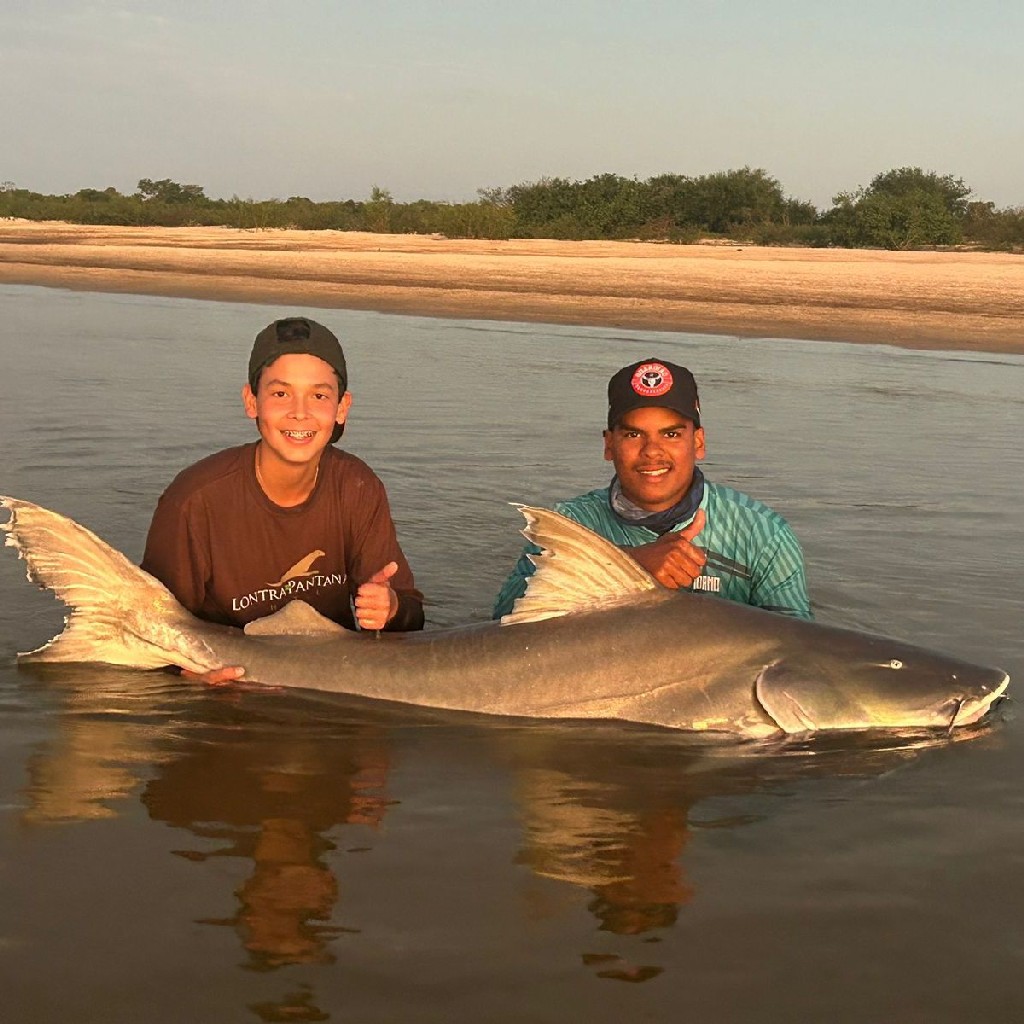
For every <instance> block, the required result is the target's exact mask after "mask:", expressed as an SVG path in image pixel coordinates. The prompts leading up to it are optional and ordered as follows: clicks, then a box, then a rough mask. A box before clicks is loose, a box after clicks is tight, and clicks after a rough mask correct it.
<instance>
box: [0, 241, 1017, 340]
mask: <svg viewBox="0 0 1024 1024" xmlns="http://www.w3.org/2000/svg"><path fill="white" fill-rule="evenodd" d="M0 284H33V285H45V286H48V287H54V288H76V289H85V290H91V291H118V292H133V293H138V294H146V295H172V296H181V297H187V298H203V299H215V300H223V301H239V302H259V303H266V304H268V305H273V306H276V307H279V310H280V312H282V313H283V312H294V311H298V310H301V309H302V308H304V307H328V308H342V309H373V310H380V311H381V312H387V313H407V314H417V315H423V316H440V317H472V318H480V319H491V320H529V321H543V322H548V323H562V324H566V323H571V324H588V325H596V326H605V327H617V328H621V329H624V330H629V329H644V330H670V331H693V332H698V333H706V334H722V335H733V336H736V335H739V336H743V337H769V338H770V337H776V338H817V339H821V340H840V341H853V342H876V343H884V344H892V345H902V346H907V347H914V348H948V349H970V350H978V351H990V352H1019V353H1024V257H1021V256H1012V255H1006V254H998V253H973V252H972V253H962V252H942V253H935V252H922V253H891V252H873V251H870V252H869V251H862V250H834V249H832V250H825V249H776V248H759V247H756V246H741V245H717V246H711V245H692V246H675V245H660V244H655V243H632V242H553V241H534V240H515V241H507V242H500V241H477V240H464V239H446V238H435V237H425V236H421V235H374V234H362V233H357V232H333V231H282V230H271V231H238V230H235V229H230V228H115V227H92V226H87V225H76V224H59V223H42V224H40V223H29V222H20V221H13V222H12V221H0ZM275 312H277V311H275Z"/></svg>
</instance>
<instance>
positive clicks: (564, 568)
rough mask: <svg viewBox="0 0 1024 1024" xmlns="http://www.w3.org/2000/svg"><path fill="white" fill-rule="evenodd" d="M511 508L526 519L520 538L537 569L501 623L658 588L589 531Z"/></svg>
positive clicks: (554, 516) (545, 512)
mask: <svg viewBox="0 0 1024 1024" xmlns="http://www.w3.org/2000/svg"><path fill="white" fill-rule="evenodd" d="M515 507H516V508H518V509H519V511H520V512H522V514H523V516H524V517H525V519H526V526H525V528H524V529H523V536H524V537H526V539H527V540H528V541H530V542H532V543H533V544H536V545H537V547H539V548H541V551H540V553H538V554H531V555H530V556H529V557H530V561H532V562H533V564H534V565H535V566H536V569H537V571H536V572H535V573H534V574H533V575H532V576H531V577H530V578H529V579H528V580H527V581H526V593H525V594H523V596H522V597H520V598H519V599H518V600H517V601H516V603H515V604H514V605H513V606H512V611H510V612H509V613H508V614H507V615H505V616H503V617H502V620H501V621H502V623H503V624H507V623H515V622H538V621H540V620H541V619H550V618H555V617H556V616H559V615H567V614H569V613H570V612H575V611H582V610H583V609H591V608H594V607H597V606H600V605H608V604H618V603H620V602H622V601H624V600H629V599H631V598H634V597H636V596H639V595H641V594H649V593H651V592H652V591H656V590H660V589H661V586H660V584H659V583H658V582H657V581H656V580H655V579H654V577H653V576H651V574H650V573H649V572H647V570H646V569H644V568H643V567H642V566H641V565H640V564H639V563H637V562H635V561H634V560H633V559H632V558H630V557H629V555H628V554H626V553H625V552H624V551H621V550H620V549H619V548H617V547H616V546H615V545H614V544H612V542H611V541H609V540H606V539H605V538H604V537H601V536H599V535H598V534H596V533H594V531H593V530H588V529H587V528H586V527H585V526H581V525H580V524H579V523H577V522H575V521H574V520H572V519H569V518H568V517H567V516H563V515H560V514H559V513H558V512H553V511H551V510H550V509H546V508H533V507H531V506H528V505H516V506H515Z"/></svg>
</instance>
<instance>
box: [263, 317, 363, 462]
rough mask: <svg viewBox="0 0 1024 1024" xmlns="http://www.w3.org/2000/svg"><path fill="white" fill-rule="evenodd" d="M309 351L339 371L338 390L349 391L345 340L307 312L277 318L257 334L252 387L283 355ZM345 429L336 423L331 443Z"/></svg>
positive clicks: (307, 353) (343, 425) (341, 424)
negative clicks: (343, 347)
mask: <svg viewBox="0 0 1024 1024" xmlns="http://www.w3.org/2000/svg"><path fill="white" fill-rule="evenodd" d="M285 355H306V356H316V357H317V358H318V359H322V360H323V361H324V362H325V363H327V365H328V366H329V367H331V369H332V370H334V372H335V373H336V374H337V375H338V394H339V396H340V395H343V394H344V393H345V392H346V391H348V367H347V366H346V365H345V353H344V352H342V350H341V343H340V342H339V341H338V339H337V338H336V337H335V336H334V334H333V333H332V332H331V331H329V330H328V329H327V328H326V327H324V325H323V324H318V323H317V322H316V321H315V320H309V319H307V318H306V317H304V316H292V317H286V318H285V319H283V320H275V321H274V322H273V323H272V324H268V325H267V326H266V327H264V328H263V330H262V331H260V333H259V334H257V335H256V340H255V341H254V342H253V346H252V352H251V353H250V355H249V387H250V388H252V390H253V393H254V394H255V392H256V389H257V386H258V385H259V382H260V374H261V373H262V372H263V370H264V368H266V367H267V366H269V365H270V364H271V363H272V362H273V361H274V360H275V359H277V358H278V357H279V356H285ZM344 432H345V424H344V423H338V424H336V425H335V428H334V433H333V434H332V435H331V443H332V444H333V443H334V442H336V441H337V440H338V439H339V438H340V437H341V435H342V434H343V433H344Z"/></svg>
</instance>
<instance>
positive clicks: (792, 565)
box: [493, 481, 814, 619]
mask: <svg viewBox="0 0 1024 1024" xmlns="http://www.w3.org/2000/svg"><path fill="white" fill-rule="evenodd" d="M700 507H701V508H702V509H703V510H704V515H705V517H706V518H705V525H704V529H703V530H701V532H700V533H699V534H698V535H697V537H696V538H694V543H695V544H696V545H697V546H698V547H700V548H703V549H704V551H706V552H707V564H706V565H705V566H704V570H703V572H702V574H701V575H700V576H698V577H697V579H696V580H694V582H693V586H692V587H691V589H692V590H694V591H701V592H703V593H708V594H714V595H716V596H718V597H722V598H725V599H727V600H729V601H738V602H739V603H740V604H750V605H755V606H756V607H758V608H765V609H768V610H769V611H775V612H782V613H783V614H786V615H792V616H795V617H796V618H801V619H811V618H813V617H814V616H813V613H812V612H811V602H810V598H809V597H808V594H807V578H806V573H805V570H804V557H803V552H802V551H801V550H800V544H799V542H798V541H797V539H796V536H795V535H794V534H793V531H792V530H791V529H790V527H789V524H788V523H787V522H786V520H785V519H783V518H782V516H780V515H779V514H778V513H777V512H776V511H774V510H773V509H771V508H769V507H768V506H767V505H765V504H763V503H762V502H760V501H756V500H755V499H753V498H750V497H748V496H747V495H746V494H742V493H741V492H739V491H734V490H733V489H732V488H731V487H722V486H721V485H719V484H713V483H710V482H707V481H705V484H704V497H703V500H702V501H701V504H700ZM555 511H556V512H560V513H561V514H562V515H564V516H567V517H568V518H569V519H573V520H575V521H576V522H577V523H580V524H581V525H582V526H586V527H587V528H588V529H591V530H593V531H594V532H595V533H597V534H600V535H601V536H602V537H605V538H607V539H608V540H610V541H611V542H612V543H613V544H615V545H617V546H619V547H639V546H640V545H641V544H649V543H651V541H654V540H657V539H658V535H657V534H656V533H654V531H652V530H648V529H647V528H646V527H643V526H633V525H627V524H626V523H623V522H622V521H621V520H620V519H618V518H617V517H616V516H615V515H614V514H613V512H612V509H611V505H610V503H609V500H608V488H607V487H603V488H600V489H598V490H596V491H590V492H589V493H588V494H581V495H580V496H579V497H578V498H572V499H570V500H569V501H562V502H559V503H558V504H556V505H555ZM690 522H692V519H691V520H688V521H687V522H683V523H680V524H679V525H678V526H676V527H675V528H674V529H675V530H683V529H685V528H686V527H687V526H688V525H689V524H690ZM538 550H539V549H538V548H536V547H534V546H533V545H527V546H526V548H525V549H524V551H523V553H522V555H520V557H519V561H518V562H517V563H516V566H515V569H513V571H512V574H511V575H510V576H509V578H508V579H507V580H506V581H505V585H504V586H503V587H502V588H501V592H500V593H499V594H498V598H497V600H496V602H495V605H494V612H493V615H494V618H496V619H497V618H500V617H501V616H502V615H505V614H507V613H508V612H509V611H511V610H512V605H513V604H514V603H515V601H516V599H517V598H519V597H521V596H522V595H523V594H524V593H525V591H526V581H527V580H528V579H529V577H530V576H532V575H533V572H534V565H533V563H532V562H531V561H530V560H529V558H528V557H527V555H528V554H529V553H530V552H536V551H538Z"/></svg>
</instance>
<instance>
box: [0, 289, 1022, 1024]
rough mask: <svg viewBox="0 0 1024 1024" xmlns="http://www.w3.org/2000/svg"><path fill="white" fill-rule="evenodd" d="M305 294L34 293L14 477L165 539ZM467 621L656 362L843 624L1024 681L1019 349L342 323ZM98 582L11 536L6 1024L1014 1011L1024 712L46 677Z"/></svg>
mask: <svg viewBox="0 0 1024 1024" xmlns="http://www.w3.org/2000/svg"><path fill="white" fill-rule="evenodd" d="M290 312H295V311H294V310H291V309H277V308H272V307H260V306H247V305H227V304H216V303H206V302H190V301H183V300H162V299H148V298H139V297H125V296H107V295H93V294H76V293H68V292H61V291H50V290H44V289H33V288H15V287H8V288H4V289H0V324H2V325H3V326H2V327H0V367H2V371H0V452H2V456H0V460H2V461H0V493H7V494H12V495H15V496H17V497H21V498H26V499H29V500H32V501H36V502H39V503H41V504H44V505H47V506H50V507H52V508H54V509H57V510H59V511H61V512H64V513H66V514H69V515H71V516H73V517H74V518H76V519H78V520H80V521H81V522H83V523H84V524H86V525H87V526H89V527H90V528H92V529H93V530H95V531H96V532H98V533H99V534H100V535H101V536H103V537H104V538H105V539H107V540H108V541H109V542H111V543H112V544H113V545H114V546H116V547H118V548H120V549H121V550H123V551H124V552H125V553H126V554H128V556H129V557H131V558H133V559H136V560H137V559H138V558H139V557H140V556H141V553H142V546H143V542H144V539H145V532H146V528H147V526H148V522H149V517H150V514H151V512H152V508H153V506H154V504H155V502H156V499H157V496H158V495H159V494H160V492H161V490H162V489H163V488H164V486H166V484H167V483H168V482H169V480H170V479H171V477H172V476H173V475H174V474H175V473H176V472H177V471H178V470H179V469H181V468H182V467H184V466H185V465H187V464H189V463H191V462H193V461H195V460H196V459H197V458H199V457H201V456H202V455H205V454H207V453H209V452H211V451H214V450H216V449H219V448H222V447H226V446H228V445H231V444H236V443H240V442H243V441H246V440H249V439H251V438H252V437H253V436H254V434H253V428H252V425H251V423H250V421H248V420H247V419H245V417H244V415H243V414H242V410H241V405H240V401H239V398H238V392H239V389H240V387H241V385H242V383H243V379H244V367H245V363H246V360H247V358H248V351H249V345H250V342H251V339H252V338H253V337H254V336H255V334H256V332H257V331H258V330H259V329H260V328H261V327H263V326H264V325H265V324H266V323H267V322H269V321H270V320H271V319H273V318H274V317H276V316H279V315H284V314H286V313H290ZM307 312H312V315H314V316H317V317H318V318H319V319H322V320H323V321H324V322H326V323H327V324H329V325H331V326H332V327H333V328H334V329H335V330H336V331H337V332H338V333H339V335H340V336H341V337H342V339H343V343H344V345H345V350H346V354H347V356H348V359H349V366H350V374H351V381H352V388H353V391H354V394H355V405H354V408H353V413H352V416H351V418H350V421H349V428H348V430H347V432H346V445H347V446H348V447H349V448H350V450H352V451H354V452H355V453H357V454H358V455H360V456H362V457H363V458H365V459H366V460H367V461H368V462H369V463H370V464H371V465H372V466H373V467H374V468H375V469H376V470H377V471H378V473H379V474H380V475H381V476H382V477H383V479H384V480H385V482H386V484H387V485H388V489H389V493H390V496H391V500H392V505H393V508H394V512H395V518H396V521H397V522H398V525H399V532H400V535H401V539H402V542H403V545H404V547H405V550H406V553H407V554H408V556H409V559H410V561H411V563H412V565H413V568H414V570H415V572H416V574H417V578H418V582H419V583H420V585H421V587H422V588H423V590H424V591H425V592H426V593H427V595H428V597H429V599H430V601H431V604H430V606H429V612H428V622H429V625H430V628H435V627H438V626H445V625H452V624H455V623H461V622H466V621H471V620H479V619H483V618H486V617H488V615H489V609H490V604H491V601H492V600H493V597H494V594H495V592H496V591H497V589H498V587H499V585H500V583H501V581H502V580H503V579H504V576H505V575H506V573H507V572H508V570H509V569H510V567H511V565H512V563H513V561H514V560H515V557H516V555H517V553H518V550H519V546H520V538H519V536H518V533H517V530H518V529H519V526H520V522H519V519H518V513H517V512H516V511H515V510H514V509H513V508H511V507H510V505H509V504H508V503H509V502H513V501H523V502H527V503H531V504H549V503H551V502H552V501H554V500H556V499H558V498H561V497H567V496H571V495H573V494H576V493H579V492H580V491H582V490H586V489H589V488H590V487H593V486H597V485H599V484H602V483H604V482H605V480H606V479H607V477H608V466H607V465H606V464H605V463H604V462H603V461H602V458H601V438H600V429H601V424H602V419H603V415H604V408H605V403H604V398H603V389H604V385H605V382H606V380H607V378H608V376H609V375H610V374H611V373H612V372H613V371H614V370H616V369H617V368H618V367H620V366H621V365H623V364H625V363H626V362H628V361H631V360H633V359H639V358H643V357H646V356H648V355H652V354H656V355H660V356H662V357H664V358H667V359H671V360H674V361H677V362H681V363H685V364H686V365H688V366H690V367H691V368H692V369H693V370H694V372H695V373H696V375H697V377H698V380H699V381H700V383H701V387H702V398H703V402H702V404H703V408H704V412H705V425H706V427H707V433H708V445H709V458H708V459H707V461H706V464H705V470H706V472H707V474H708V476H709V477H711V478H713V479H716V480H719V481H722V482H725V483H730V484H732V485H734V486H737V487H739V488H741V489H743V490H746V491H747V492H749V493H751V494H753V495H755V496H756V497H759V498H761V499H763V500H765V501H767V502H769V503H770V504H772V505H774V506H776V507H777V508H778V509H779V510H780V511H781V512H782V513H783V514H784V515H786V516H787V517H788V518H789V520H790V521H791V523H792V524H793V526H794V527H795V529H796V531H797V533H798V535H799V536H800V538H801V539H802V541H803V544H804V547H805V552H806V555H807V562H808V570H809V576H810V583H811V590H812V596H813V598H814V601H815V604H816V608H817V613H818V616H819V618H820V619H822V620H824V621H828V622H834V623H839V624H843V625H852V626H855V627H858V628H862V629H868V630H873V631H881V632H885V633H889V634H892V635H898V636H901V637H903V638H906V639H909V640H913V641H916V642H918V643H922V644H926V645H929V646H937V647H941V648H943V649H945V650H948V651H950V652H951V653H954V654H958V655H961V656H964V657H969V658H972V659H975V660H979V661H983V662H987V663H994V664H998V665H1001V666H1002V667H1003V668H1005V669H1006V670H1008V671H1009V672H1010V673H1011V676H1012V677H1013V678H1014V680H1015V681H1016V683H1017V686H1018V687H1019V686H1020V685H1021V682H1020V681H1021V679H1022V678H1024V638H1022V630H1021V624H1022V621H1024V594H1022V583H1021V581H1022V579H1024V554H1022V543H1021V541H1022V533H1024V512H1022V508H1024V501H1022V499H1024V484H1022V482H1021V481H1022V480H1024V453H1022V452H1024V446H1022V443H1021V442H1022V438H1024V359H1020V358H1012V357H1003V356H999V357H997V356H973V355H967V356H965V355H962V354H954V353H922V352H909V351H901V350H899V349H894V348H893V349H890V348H884V347H876V346H866V347H855V346H845V345H839V344H815V343H805V342H792V341H777V342H771V343H767V342H763V341H751V340H742V339H730V338H712V337H706V336H697V335H680V334H657V335H654V334H650V335H645V334H643V333H630V334H628V335H624V334H618V333H616V332H615V331H611V330H586V329H579V328H562V327H548V326H543V325H518V324H505V323H497V322H482V321H478V322H473V321H470V322H465V321H460V322H449V321H443V320H428V319H418V318H398V317H388V316H382V315H377V314H369V313H357V312H342V311H336V310H331V311H320V312H317V311H307ZM61 621H62V610H61V606H60V605H59V604H58V603H57V602H55V601H54V600H53V599H52V597H51V596H50V595H49V594H48V593H40V592H38V591H36V590H35V589H34V588H33V587H31V586H30V585H28V584H27V583H26V582H25V580H24V575H23V566H22V564H21V563H19V562H18V561H17V560H16V558H15V557H14V554H13V552H10V551H8V552H4V553H3V557H2V558H0V895H2V898H0V980H2V983H3V984H2V991H3V997H2V1006H3V1009H2V1012H0V1017H2V1019H3V1021H5V1022H7V1021H10V1022H12V1024H13V1022H22V1021H25V1022H33V1024H49V1022H51V1021H52V1022H67V1021H74V1022H76V1024H86V1022H93V1021H96V1022H104V1024H112V1022H122V1021H125V1022H127V1021H132V1022H136V1021H145V1022H147V1024H158V1022H163V1021H168V1022H180V1021H183V1020H188V1021H196V1022H207V1021H210V1022H232V1021H240V1022H241V1021H324V1020H330V1021H353V1022H355V1021H359V1022H376V1021H381V1022H385V1021H387V1022H392V1021H403V1022H419V1021H473V1022H476V1021H489V1022H494V1021H509V1022H511V1021H518V1022H522V1021H538V1022H541V1021H553V1022H554V1021H558V1022H561V1021H576V1020H587V1021H591V1022H603V1021H615V1022H620V1021H623V1020H648V1021H669V1020H671V1021H675V1020H679V1019H701V1020H709V1021H715V1022H719V1021H765V1020H770V1021H812V1020H813V1021H817V1020H822V1021H824V1020H828V1021H857V1022H860V1021H900V1022H918V1021H919V1022H922V1024H924V1022H929V1024H931V1022H937V1021H939V1022H942V1021H984V1022H989V1021H992V1022H997V1021H998V1022H1002V1021H1007V1022H1009V1021H1016V1020H1019V1019H1020V1018H1021V1016H1022V1015H1024V913H1022V912H1024V870H1022V869H1024V840H1022V836H1024V813H1022V812H1024V797H1022V785H1021V778H1022V770H1024V753H1022V749H1024V746H1022V735H1021V732H1022V725H1021V719H1020V717H1019V716H1015V715H1014V713H1013V711H1012V707H1011V710H1010V711H1009V712H1008V713H1007V714H1006V715H1005V716H1004V720H1002V721H1000V722H998V723H997V724H996V725H995V727H993V728H990V729H987V730H982V731H981V732H979V733H978V734H977V735H975V736H973V737H972V738H970V739H969V740H965V741H958V742H949V741H944V740H943V741H933V742H928V743H924V742H921V741H920V738H914V737H892V738H891V739H890V740H889V741H887V742H885V743H882V742H880V741H879V740H878V739H877V738H875V739H871V738H865V737H845V738H841V739H838V740H835V739H833V740H828V741H822V740H819V741H817V742H815V743H811V744H805V745H800V746H796V747H791V748H788V749H778V748H771V747H769V748H765V747H760V746H753V747H747V746H743V747H740V748H736V747H723V746H708V745H707V744H699V743H697V742H696V741H694V740H693V739H688V738H687V737H685V736H674V735H670V734H666V733H664V732H658V731H653V730H646V729H641V728H631V727H625V726H623V727H616V726H568V725H566V726H557V725H530V724H523V723H508V722H502V721H486V720H478V719H472V718H466V717H461V716H448V715H442V714H434V713H427V712H417V711H415V710H411V709H408V710H406V709H400V708H393V707H388V706H379V705H374V704H372V703H371V702H359V701H355V700H346V699H342V698H329V697H324V696H316V695H306V694H301V693H297V692H292V693H286V694H281V693H259V692H239V691H231V690H218V691H215V692H211V691H208V690H204V689H202V688H199V687H194V686H190V685H188V684H185V683H183V682H181V681H180V680H178V679H176V678H174V677H172V676H169V675H166V674H163V673H134V672H118V671H114V670H109V669H102V668H97V669H86V668H75V669H71V668H67V669H57V670H50V671H48V672H45V673H40V672H36V673H31V674H30V673H29V672H27V671H25V670H18V669H17V668H16V667H15V660H14V657H15V653H16V652H17V651H18V650H25V649H28V648H30V647H34V646H38V645H39V644H40V643H42V642H44V641H45V640H47V639H49V637H50V636H52V635H53V634H54V633H55V632H57V631H58V630H59V628H60V625H61Z"/></svg>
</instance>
